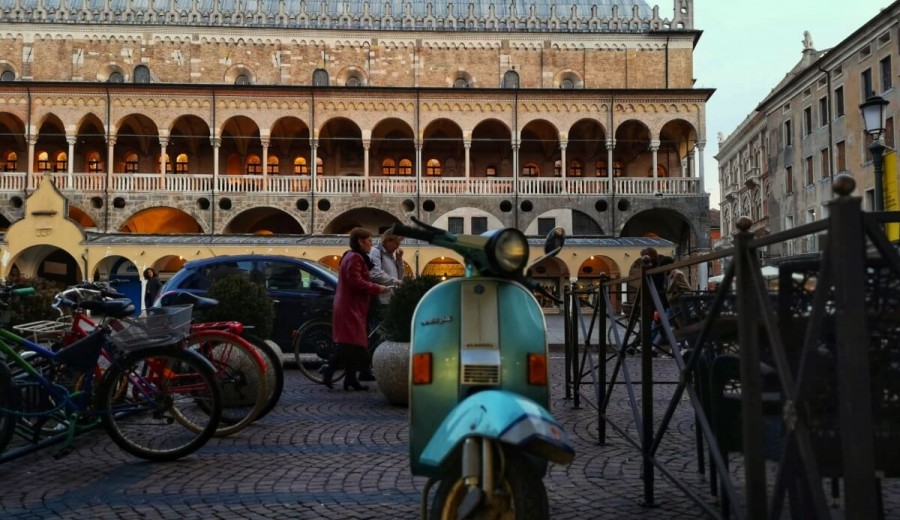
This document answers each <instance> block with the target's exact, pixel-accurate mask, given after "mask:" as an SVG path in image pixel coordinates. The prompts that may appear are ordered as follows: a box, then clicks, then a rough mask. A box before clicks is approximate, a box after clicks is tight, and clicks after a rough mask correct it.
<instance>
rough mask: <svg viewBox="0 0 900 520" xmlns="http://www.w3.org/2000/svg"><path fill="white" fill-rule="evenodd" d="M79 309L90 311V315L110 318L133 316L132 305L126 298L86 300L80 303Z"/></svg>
mask: <svg viewBox="0 0 900 520" xmlns="http://www.w3.org/2000/svg"><path fill="white" fill-rule="evenodd" d="M81 308H82V309H85V310H87V311H91V314H99V315H101V316H109V317H111V318H125V317H128V316H131V315H133V314H134V304H133V303H131V300H129V299H128V298H117V299H115V300H88V301H84V302H81Z"/></svg>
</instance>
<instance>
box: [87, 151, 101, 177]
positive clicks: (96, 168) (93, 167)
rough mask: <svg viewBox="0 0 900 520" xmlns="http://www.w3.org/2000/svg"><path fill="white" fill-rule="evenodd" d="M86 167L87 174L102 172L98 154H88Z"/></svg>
mask: <svg viewBox="0 0 900 520" xmlns="http://www.w3.org/2000/svg"><path fill="white" fill-rule="evenodd" d="M87 166H88V173H101V172H102V171H103V163H102V162H100V152H88V154H87Z"/></svg>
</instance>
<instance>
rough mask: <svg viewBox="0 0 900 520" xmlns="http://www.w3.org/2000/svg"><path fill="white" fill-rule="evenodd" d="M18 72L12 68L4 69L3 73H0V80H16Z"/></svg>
mask: <svg viewBox="0 0 900 520" xmlns="http://www.w3.org/2000/svg"><path fill="white" fill-rule="evenodd" d="M15 79H16V73H15V72H13V71H11V70H4V71H3V73H2V74H0V81H15Z"/></svg>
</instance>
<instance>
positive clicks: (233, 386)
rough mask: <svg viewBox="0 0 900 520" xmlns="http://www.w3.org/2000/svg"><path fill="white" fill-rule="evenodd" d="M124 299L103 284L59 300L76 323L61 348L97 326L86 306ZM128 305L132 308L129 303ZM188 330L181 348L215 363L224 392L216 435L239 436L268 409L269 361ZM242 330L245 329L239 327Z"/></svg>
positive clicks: (228, 338) (219, 334) (248, 348)
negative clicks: (266, 407)
mask: <svg viewBox="0 0 900 520" xmlns="http://www.w3.org/2000/svg"><path fill="white" fill-rule="evenodd" d="M187 294H190V293H187ZM121 296H122V295H120V294H119V293H117V292H115V291H111V290H110V289H109V288H108V287H107V286H106V285H105V284H103V283H98V282H83V283H82V284H79V285H77V286H74V287H70V288H69V289H66V290H65V291H63V292H62V293H60V294H58V295H57V296H56V298H55V300H54V307H55V308H57V309H59V310H60V311H61V312H62V313H63V314H64V315H65V316H68V317H70V318H71V323H72V325H71V330H70V331H69V333H68V334H67V335H66V336H64V339H63V341H62V342H61V348H63V349H64V348H67V347H66V345H67V344H68V343H70V342H71V341H72V340H73V339H77V338H81V337H84V336H85V335H86V334H87V333H88V332H89V331H90V330H92V328H93V327H95V326H96V324H95V323H94V322H93V321H92V320H91V319H90V318H89V317H88V316H87V315H86V314H85V313H84V312H83V308H84V307H85V306H87V305H89V304H92V302H97V301H104V300H103V299H107V301H117V299H118V300H119V301H121V298H120V297H121ZM191 296H193V295H191ZM98 299H99V300H98ZM110 299H111V300H110ZM181 300H185V301H182V303H181V304H180V306H184V305H192V306H194V307H195V308H198V309H201V308H208V307H210V306H214V305H215V304H216V303H217V302H216V301H215V300H211V299H209V298H199V297H195V299H193V298H181ZM188 300H189V301H188ZM78 301H80V302H81V303H78ZM124 301H126V302H129V303H130V301H129V300H127V299H125V300H124ZM194 304H196V305H194ZM177 306H178V305H176V302H175V301H173V300H170V301H169V302H167V304H166V305H164V306H162V307H154V308H151V309H148V311H147V312H148V313H158V312H160V309H166V308H174V307H177ZM235 323H237V322H235ZM188 325H189V327H190V333H189V334H188V335H187V337H186V338H184V339H183V340H182V341H180V342H179V343H178V346H180V347H181V348H184V349H187V350H190V351H194V352H197V353H199V354H200V355H202V356H203V357H204V358H206V359H207V360H209V362H210V363H211V364H212V366H213V368H214V370H215V374H216V381H217V382H218V384H219V387H220V388H221V390H222V399H223V401H222V405H223V408H222V417H221V421H220V423H219V426H218V428H216V435H217V436H220V437H221V436H227V435H231V434H234V433H237V432H239V431H241V430H243V429H244V428H246V427H247V426H248V425H250V423H252V422H253V421H254V420H256V418H257V417H258V416H259V413H260V411H261V410H262V409H263V408H264V407H265V406H266V404H267V401H268V390H267V380H266V376H265V371H266V365H265V361H264V360H263V358H262V356H261V355H260V354H259V352H258V351H257V350H256V348H254V347H253V345H251V344H249V343H248V342H246V341H245V340H244V339H243V338H241V337H239V336H236V335H234V334H232V333H230V332H229V331H228V330H223V328H218V329H213V328H204V327H202V326H201V327H197V326H195V325H194V324H190V323H189V324H188ZM225 325H227V324H225ZM237 326H240V324H239V323H237Z"/></svg>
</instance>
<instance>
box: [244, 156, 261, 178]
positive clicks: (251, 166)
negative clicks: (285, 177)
mask: <svg viewBox="0 0 900 520" xmlns="http://www.w3.org/2000/svg"><path fill="white" fill-rule="evenodd" d="M247 175H262V160H261V159H260V158H259V156H258V155H251V156H250V157H248V158H247Z"/></svg>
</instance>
